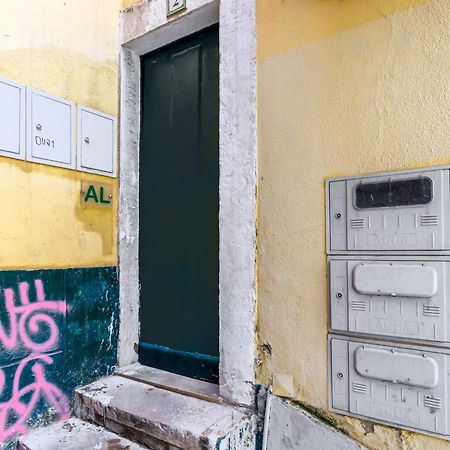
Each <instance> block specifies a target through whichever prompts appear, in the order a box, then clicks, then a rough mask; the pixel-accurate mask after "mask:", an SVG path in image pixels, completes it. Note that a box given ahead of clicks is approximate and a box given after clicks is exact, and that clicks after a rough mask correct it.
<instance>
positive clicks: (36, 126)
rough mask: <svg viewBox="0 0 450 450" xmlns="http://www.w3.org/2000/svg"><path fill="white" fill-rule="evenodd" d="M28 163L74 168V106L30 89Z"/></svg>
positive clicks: (28, 95)
mask: <svg viewBox="0 0 450 450" xmlns="http://www.w3.org/2000/svg"><path fill="white" fill-rule="evenodd" d="M27 109H28V123H27V129H28V133H27V135H28V144H27V160H28V161H34V162H38V163H42V164H49V165H52V166H59V167H67V168H75V146H74V137H75V136H74V126H75V122H74V104H73V103H72V102H69V101H67V100H64V99H62V98H57V97H53V96H51V95H49V94H47V93H44V92H40V91H36V90H33V89H27Z"/></svg>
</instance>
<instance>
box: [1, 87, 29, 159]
mask: <svg viewBox="0 0 450 450" xmlns="http://www.w3.org/2000/svg"><path fill="white" fill-rule="evenodd" d="M0 155H1V156H9V157H10V158H16V159H25V87H24V86H22V85H20V84H17V83H14V82H12V81H9V80H5V79H3V78H0Z"/></svg>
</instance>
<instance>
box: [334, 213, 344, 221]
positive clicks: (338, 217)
mask: <svg viewBox="0 0 450 450" xmlns="http://www.w3.org/2000/svg"><path fill="white" fill-rule="evenodd" d="M334 217H336V219H338V220H339V219H340V218H341V217H342V214H341V213H337V214H336V215H335V216H334Z"/></svg>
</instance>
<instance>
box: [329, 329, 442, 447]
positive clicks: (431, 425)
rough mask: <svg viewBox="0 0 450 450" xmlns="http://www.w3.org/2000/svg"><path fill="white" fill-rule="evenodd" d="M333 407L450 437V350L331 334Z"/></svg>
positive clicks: (338, 410)
mask: <svg viewBox="0 0 450 450" xmlns="http://www.w3.org/2000/svg"><path fill="white" fill-rule="evenodd" d="M329 344H330V347H329V349H330V364H329V366H330V374H329V378H330V408H331V409H332V410H333V411H335V412H340V413H347V414H348V413H350V414H351V415H355V416H358V417H361V418H366V419H370V420H374V421H378V422H381V423H385V424H388V425H395V426H401V427H405V428H409V429H412V430H414V431H421V432H425V433H429V434H433V435H435V436H439V437H442V438H447V439H448V437H449V434H450V427H449V425H450V416H449V415H448V404H449V393H450V390H449V387H450V385H449V378H450V375H449V370H448V367H449V363H450V359H449V358H450V356H449V354H448V350H436V349H434V348H433V349H430V348H426V347H420V346H412V345H400V344H398V345H395V346H394V345H393V344H390V343H386V342H376V341H369V340H357V339H352V338H341V337H338V336H333V335H331V336H330V339H329Z"/></svg>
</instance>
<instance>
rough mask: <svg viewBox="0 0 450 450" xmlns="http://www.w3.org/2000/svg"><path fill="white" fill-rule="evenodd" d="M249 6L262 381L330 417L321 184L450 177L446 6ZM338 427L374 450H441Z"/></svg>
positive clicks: (384, 430) (393, 433)
mask: <svg viewBox="0 0 450 450" xmlns="http://www.w3.org/2000/svg"><path fill="white" fill-rule="evenodd" d="M257 5H258V9H257V44H258V65H257V68H258V130H259V131H258V140H259V141H258V152H259V153H258V159H259V218H258V219H259V232H258V236H259V242H258V248H259V256H258V258H259V260H258V263H259V274H258V280H259V317H258V332H259V343H260V359H261V361H262V366H261V370H260V373H259V379H260V380H259V381H260V382H263V383H272V382H273V383H274V389H275V392H278V393H280V394H282V395H286V396H288V397H291V398H294V399H296V400H299V401H301V402H304V403H305V404H307V405H310V406H312V407H314V408H317V409H318V410H320V411H321V412H322V413H326V411H327V288H326V256H325V202H324V198H325V193H324V179H325V177H330V176H336V175H354V174H362V173H367V172H375V171H385V170H395V169H404V168H410V167H418V166H426V165H436V164H443V163H446V164H447V163H450V145H449V144H450V139H449V137H450V135H449V130H450V109H449V105H450V95H449V86H450V26H449V24H450V2H448V1H447V0H429V1H413V0H257ZM335 419H336V421H337V424H338V426H340V427H341V428H342V429H345V430H346V431H347V432H348V433H350V434H351V435H352V436H354V437H356V438H357V439H359V440H360V441H361V442H363V443H364V444H365V445H367V446H368V447H370V448H373V449H381V448H383V449H431V448H432V449H435V450H439V449H444V448H446V449H448V448H449V444H448V443H446V442H444V441H441V440H438V439H434V438H430V437H426V436H423V435H419V434H414V433H409V432H405V431H398V430H395V429H392V428H389V427H382V426H377V425H376V426H375V427H374V429H373V430H372V428H371V427H370V426H368V425H367V424H366V423H363V422H361V421H359V420H356V419H351V418H345V417H343V416H339V415H335Z"/></svg>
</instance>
